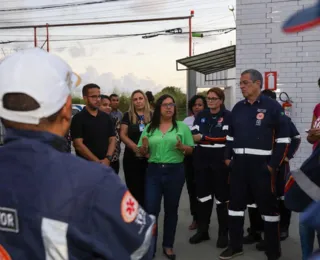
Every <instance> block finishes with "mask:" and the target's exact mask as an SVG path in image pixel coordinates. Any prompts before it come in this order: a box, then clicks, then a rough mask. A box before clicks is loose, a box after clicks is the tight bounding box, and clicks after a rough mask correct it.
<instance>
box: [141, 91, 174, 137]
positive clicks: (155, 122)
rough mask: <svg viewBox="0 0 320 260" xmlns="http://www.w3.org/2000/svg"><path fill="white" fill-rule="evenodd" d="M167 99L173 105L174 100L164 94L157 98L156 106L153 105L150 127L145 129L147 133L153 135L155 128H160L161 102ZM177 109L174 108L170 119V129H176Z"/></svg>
mask: <svg viewBox="0 0 320 260" xmlns="http://www.w3.org/2000/svg"><path fill="white" fill-rule="evenodd" d="M167 98H171V99H172V101H173V103H175V100H174V98H173V97H172V96H170V95H168V94H164V95H162V96H161V97H159V98H158V100H157V102H156V104H155V108H154V112H153V116H152V118H151V121H150V125H149V127H148V129H147V133H150V132H151V133H153V132H154V131H155V130H156V129H157V128H159V126H160V118H161V105H162V103H163V101H164V100H165V99H167ZM176 118H177V108H176V107H174V113H173V117H172V125H173V127H172V129H171V131H172V130H173V129H175V128H176V129H178V125H177V119H176Z"/></svg>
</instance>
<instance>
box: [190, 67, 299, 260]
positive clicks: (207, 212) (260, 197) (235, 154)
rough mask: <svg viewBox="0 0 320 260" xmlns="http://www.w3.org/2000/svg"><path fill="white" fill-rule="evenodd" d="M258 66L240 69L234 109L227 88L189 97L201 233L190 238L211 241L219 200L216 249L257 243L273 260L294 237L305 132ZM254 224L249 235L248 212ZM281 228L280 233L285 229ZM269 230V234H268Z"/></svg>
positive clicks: (193, 191) (234, 250) (195, 225)
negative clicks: (293, 175) (291, 176)
mask: <svg viewBox="0 0 320 260" xmlns="http://www.w3.org/2000/svg"><path fill="white" fill-rule="evenodd" d="M262 86H263V77H262V75H261V73H260V72H259V71H256V70H253V69H252V70H246V71H244V72H243V73H242V74H241V78H240V89H241V92H242V94H243V96H244V98H245V99H244V100H242V101H240V102H238V103H237V104H236V105H235V106H234V108H233V110H232V111H231V112H230V111H228V110H226V109H225V107H224V99H225V96H224V93H223V91H222V90H221V89H220V88H213V89H210V90H209V91H208V92H207V97H206V99H204V98H203V97H202V96H194V97H192V98H191V100H190V101H189V110H190V112H191V116H189V117H187V118H186V119H185V120H184V122H185V123H186V124H188V126H189V127H190V129H191V131H192V134H193V139H194V142H195V148H194V151H193V153H192V155H190V156H186V157H185V160H184V163H185V172H186V182H187V188H188V193H189V198H190V210H191V214H192V216H193V221H192V223H191V225H190V226H189V229H191V230H193V229H196V230H197V232H196V233H195V234H194V235H193V236H192V237H191V238H190V239H189V242H190V243H191V244H197V243H200V242H202V241H205V240H208V239H210V237H209V232H208V230H209V225H210V217H211V213H212V209H213V203H214V201H215V203H216V212H217V220H218V226H219V229H218V239H217V242H216V247H217V248H225V250H224V251H223V252H222V253H221V254H220V259H232V258H234V257H235V256H238V255H241V254H243V244H253V243H257V245H256V248H257V249H258V250H259V251H264V252H265V253H266V255H267V258H268V260H276V259H279V258H280V257H281V248H280V240H285V239H286V238H287V237H288V235H289V225H290V218H291V212H290V210H288V209H287V208H286V207H285V206H284V203H283V201H284V190H285V184H286V177H287V174H288V173H289V171H290V168H289V160H290V159H292V158H293V156H294V154H295V152H296V151H297V149H298V147H299V145H300V140H301V138H300V134H299V132H298V131H297V129H296V127H295V126H294V124H293V123H292V122H291V120H290V118H288V117H287V116H286V115H285V114H284V111H283V109H282V108H281V106H280V104H279V103H278V102H276V94H275V93H274V92H272V91H270V90H263V91H262ZM246 208H248V209H249V219H250V227H249V228H248V235H246V236H244V232H243V226H244V211H245V209H246ZM279 230H280V232H279ZM262 233H264V239H262V236H261V234H262Z"/></svg>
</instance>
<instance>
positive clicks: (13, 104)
mask: <svg viewBox="0 0 320 260" xmlns="http://www.w3.org/2000/svg"><path fill="white" fill-rule="evenodd" d="M3 107H4V108H5V109H8V110H11V111H21V112H28V111H33V110H36V109H38V108H39V107H40V104H39V103H38V102H37V101H36V100H35V99H34V98H32V97H30V96H29V95H27V94H23V93H7V94H5V95H4V96H3ZM61 109H62V108H61ZM61 109H59V111H57V112H56V113H54V114H52V115H51V116H48V117H47V118H42V119H41V120H42V122H43V121H44V120H46V121H47V122H49V123H52V122H54V121H55V120H56V119H57V117H58V115H59V113H60V111H61ZM3 121H4V124H5V125H6V126H9V124H10V123H8V122H9V121H10V120H6V119H3ZM10 122H11V121H10Z"/></svg>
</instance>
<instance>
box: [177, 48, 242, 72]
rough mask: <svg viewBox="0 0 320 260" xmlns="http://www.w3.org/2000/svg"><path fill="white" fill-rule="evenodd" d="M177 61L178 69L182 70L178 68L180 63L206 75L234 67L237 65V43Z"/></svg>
mask: <svg viewBox="0 0 320 260" xmlns="http://www.w3.org/2000/svg"><path fill="white" fill-rule="evenodd" d="M176 62H177V70H181V69H178V63H179V64H181V65H184V66H185V67H187V68H188V69H189V70H194V71H197V72H200V73H202V74H205V75H208V74H211V73H215V72H219V71H223V70H227V69H232V68H234V67H235V66H236V45H232V46H229V47H225V48H222V49H219V50H215V51H210V52H206V53H202V54H198V55H195V56H191V57H187V58H183V59H179V60H177V61H176Z"/></svg>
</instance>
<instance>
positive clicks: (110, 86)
mask: <svg viewBox="0 0 320 260" xmlns="http://www.w3.org/2000/svg"><path fill="white" fill-rule="evenodd" d="M80 77H81V80H82V82H81V86H79V87H78V88H77V89H76V90H75V92H74V93H73V94H74V95H75V96H81V90H82V87H83V86H84V85H86V84H88V83H95V84H97V85H99V86H100V88H101V93H102V94H106V95H110V94H112V92H114V91H115V92H118V93H119V94H121V93H126V94H131V93H132V92H133V91H134V90H136V89H141V90H143V91H147V90H151V91H153V92H154V93H157V92H159V91H161V89H163V88H164V86H162V85H160V84H157V83H156V82H155V81H153V80H152V79H150V78H149V77H146V78H138V77H136V76H135V75H134V74H133V73H128V74H126V75H124V76H122V77H121V78H117V77H116V76H115V75H114V74H113V73H111V72H108V73H102V74H99V73H98V71H97V70H96V69H95V68H94V67H92V66H90V67H87V69H86V72H85V73H82V74H80Z"/></svg>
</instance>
